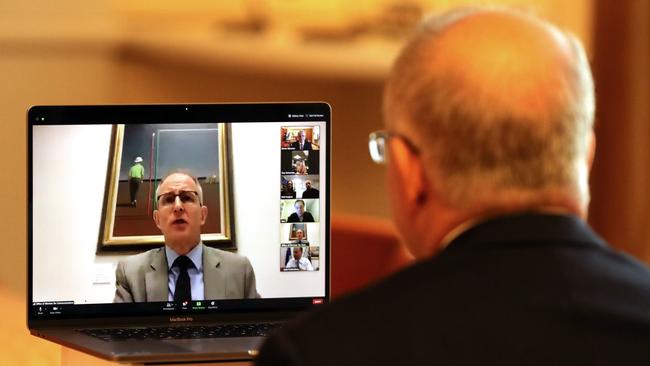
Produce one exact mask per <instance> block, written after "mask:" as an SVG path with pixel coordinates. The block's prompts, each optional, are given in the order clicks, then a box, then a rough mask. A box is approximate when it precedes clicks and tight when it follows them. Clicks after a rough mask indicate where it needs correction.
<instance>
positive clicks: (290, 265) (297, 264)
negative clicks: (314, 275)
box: [284, 247, 314, 271]
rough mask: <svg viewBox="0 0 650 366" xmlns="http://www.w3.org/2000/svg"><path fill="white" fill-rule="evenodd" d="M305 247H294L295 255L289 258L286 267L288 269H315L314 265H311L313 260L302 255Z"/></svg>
mask: <svg viewBox="0 0 650 366" xmlns="http://www.w3.org/2000/svg"><path fill="white" fill-rule="evenodd" d="M302 253H303V249H302V247H294V248H293V257H291V259H289V261H288V262H287V265H286V266H285V267H284V268H286V269H297V270H299V271H313V270H314V267H313V266H312V265H311V262H310V261H309V259H308V258H305V257H303V256H302Z"/></svg>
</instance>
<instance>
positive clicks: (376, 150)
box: [368, 130, 420, 165]
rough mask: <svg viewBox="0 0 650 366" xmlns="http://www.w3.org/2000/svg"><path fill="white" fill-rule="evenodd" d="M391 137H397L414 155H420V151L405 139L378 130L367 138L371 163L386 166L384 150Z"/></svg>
mask: <svg viewBox="0 0 650 366" xmlns="http://www.w3.org/2000/svg"><path fill="white" fill-rule="evenodd" d="M391 137H399V138H400V139H401V140H402V141H404V142H405V143H406V145H407V146H408V147H409V149H411V151H413V152H414V153H415V154H419V153H420V150H419V149H418V148H417V147H416V146H415V145H413V143H412V142H411V141H410V140H409V139H407V138H406V137H404V136H402V135H399V134H396V133H393V132H390V131H386V130H379V131H375V132H371V133H370V135H369V136H368V150H370V157H371V158H372V161H374V162H375V163H377V164H381V165H383V164H386V148H387V146H388V139H390V138H391Z"/></svg>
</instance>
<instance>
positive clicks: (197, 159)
mask: <svg viewBox="0 0 650 366" xmlns="http://www.w3.org/2000/svg"><path fill="white" fill-rule="evenodd" d="M228 142H229V130H228V126H227V124H226V123H201V124H141V125H140V124H129V125H124V124H116V125H113V130H112V133H111V145H110V146H111V148H110V153H109V159H108V164H107V165H108V167H107V174H106V184H105V193H104V201H103V208H102V220H101V225H100V226H101V227H100V232H99V240H98V245H97V253H98V254H101V253H114V252H138V251H144V250H148V249H152V248H155V247H159V246H162V245H164V237H163V235H162V234H161V233H160V230H159V229H158V228H157V227H156V225H155V223H154V220H153V211H154V210H156V209H157V202H156V194H155V193H156V189H157V187H158V185H159V184H160V182H161V180H162V179H164V177H165V176H166V175H167V174H168V173H170V172H174V171H183V172H187V173H189V174H191V175H193V176H195V177H196V178H197V179H198V180H199V183H200V184H201V187H202V190H203V204H204V205H205V206H207V207H208V216H207V219H206V223H205V224H204V225H203V227H202V234H201V241H202V242H203V243H204V244H206V245H208V246H211V247H216V248H220V249H225V250H235V249H236V242H235V240H234V237H233V234H234V222H233V221H234V216H233V212H232V207H233V205H232V191H231V189H230V187H231V171H230V167H229V164H228V162H229V157H230V154H231V152H230V149H229V144H228ZM138 164H140V165H141V166H142V167H141V168H139V167H137V165H138ZM138 178H140V179H138ZM138 180H139V182H138ZM136 183H137V184H136ZM134 191H135V193H134Z"/></svg>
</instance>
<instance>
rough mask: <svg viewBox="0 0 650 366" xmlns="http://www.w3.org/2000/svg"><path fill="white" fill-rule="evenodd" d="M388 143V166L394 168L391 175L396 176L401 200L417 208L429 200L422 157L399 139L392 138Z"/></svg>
mask: <svg viewBox="0 0 650 366" xmlns="http://www.w3.org/2000/svg"><path fill="white" fill-rule="evenodd" d="M389 143H390V147H389V154H390V155H389V159H390V164H392V166H393V168H394V169H392V173H393V174H396V175H397V176H396V177H395V178H397V183H398V184H399V185H400V187H401V190H402V194H403V196H402V197H401V198H402V199H403V200H405V201H406V202H407V203H408V204H409V206H410V207H419V206H420V205H422V204H423V203H425V202H426V201H427V199H428V198H429V197H428V192H429V190H428V181H427V177H426V174H425V169H424V163H423V161H422V157H421V156H420V155H419V154H417V153H416V152H414V151H413V150H412V149H411V148H410V147H409V145H408V144H407V143H406V142H405V141H404V140H402V139H401V138H392V139H390V141H389Z"/></svg>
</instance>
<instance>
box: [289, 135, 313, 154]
mask: <svg viewBox="0 0 650 366" xmlns="http://www.w3.org/2000/svg"><path fill="white" fill-rule="evenodd" d="M291 147H293V148H294V149H296V150H311V142H309V140H307V138H306V135H305V130H300V132H298V136H296V141H294V142H293V144H291Z"/></svg>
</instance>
